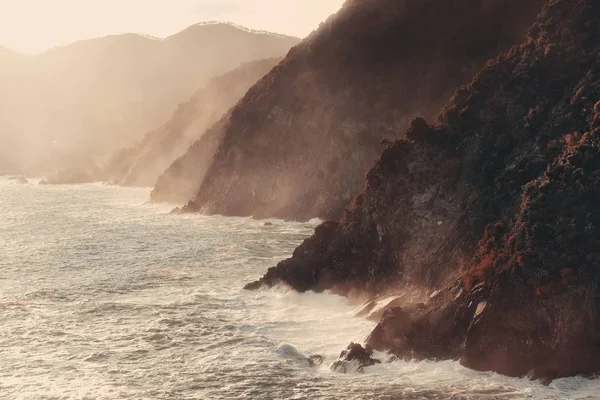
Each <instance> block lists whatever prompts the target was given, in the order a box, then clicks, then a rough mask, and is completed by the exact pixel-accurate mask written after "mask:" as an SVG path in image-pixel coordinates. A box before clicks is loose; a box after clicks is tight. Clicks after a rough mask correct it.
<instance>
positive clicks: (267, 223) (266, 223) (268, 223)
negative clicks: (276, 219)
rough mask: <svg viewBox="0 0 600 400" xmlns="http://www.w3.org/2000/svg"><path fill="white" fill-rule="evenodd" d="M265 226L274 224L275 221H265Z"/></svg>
mask: <svg viewBox="0 0 600 400" xmlns="http://www.w3.org/2000/svg"><path fill="white" fill-rule="evenodd" d="M264 226H273V223H272V222H265V225H264Z"/></svg>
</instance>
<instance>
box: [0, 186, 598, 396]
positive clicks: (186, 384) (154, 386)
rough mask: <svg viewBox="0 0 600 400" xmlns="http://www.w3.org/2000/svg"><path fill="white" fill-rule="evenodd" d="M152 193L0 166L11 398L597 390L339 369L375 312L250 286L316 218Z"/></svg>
mask: <svg viewBox="0 0 600 400" xmlns="http://www.w3.org/2000/svg"><path fill="white" fill-rule="evenodd" d="M148 195H149V190H146V189H124V188H118V187H111V186H105V185H82V186H37V185H17V184H16V183H15V182H13V181H10V180H8V179H4V178H0V215H1V217H0V399H234V398H249V399H259V398H260V399H283V398H292V399H329V398H331V399H338V398H349V399H365V398H369V399H449V398H451V399H595V398H598V390H597V389H598V384H597V382H595V381H589V380H586V379H584V378H571V379H562V380H558V381H555V382H554V383H552V384H551V385H550V386H548V387H546V386H543V385H541V384H539V383H535V382H529V381H527V380H520V379H511V378H507V377H503V376H499V375H495V374H490V373H479V372H475V371H471V370H467V369H464V368H462V367H461V366H460V365H459V364H458V363H454V362H442V363H434V362H421V363H407V362H396V363H393V364H382V365H378V366H376V367H372V368H368V369H367V370H366V373H364V374H358V373H356V374H349V375H341V374H337V373H333V372H331V371H330V370H329V365H330V364H331V363H332V362H333V361H335V359H336V358H337V356H338V355H339V353H340V351H341V350H342V349H343V348H345V347H346V346H347V345H348V343H349V342H350V341H359V342H362V340H363V339H364V337H365V336H366V335H367V334H368V333H369V332H370V330H371V329H372V328H373V326H374V324H373V323H372V322H368V321H365V320H362V319H360V318H353V317H352V315H353V310H354V306H353V305H350V304H348V302H347V301H346V300H345V299H343V298H340V297H336V296H332V295H328V294H322V295H316V294H302V295H301V294H297V293H291V292H288V291H286V290H285V289H283V288H279V289H276V290H270V291H263V292H258V293H253V292H245V291H243V290H242V289H241V288H242V287H243V285H244V284H245V283H247V282H249V281H252V280H254V279H256V278H257V277H259V276H260V275H261V274H262V273H264V272H265V271H266V269H267V268H269V267H271V266H273V265H275V264H276V263H277V261H279V260H281V259H283V258H285V257H287V256H289V255H290V254H291V253H292V251H293V249H294V248H295V247H296V246H297V245H298V244H300V243H301V241H302V240H303V239H304V238H306V237H308V236H309V235H310V234H311V233H312V231H313V229H314V227H315V224H313V223H307V224H298V223H287V222H282V221H276V220H272V221H271V222H273V226H265V225H264V222H265V221H256V220H252V219H243V218H224V217H204V216H198V215H186V216H174V215H169V208H168V207H164V206H157V205H149V204H146V200H147V199H148ZM315 354H319V355H322V356H323V357H324V358H325V361H324V363H323V365H321V366H318V367H310V366H309V364H308V362H307V361H306V357H308V356H311V355H315Z"/></svg>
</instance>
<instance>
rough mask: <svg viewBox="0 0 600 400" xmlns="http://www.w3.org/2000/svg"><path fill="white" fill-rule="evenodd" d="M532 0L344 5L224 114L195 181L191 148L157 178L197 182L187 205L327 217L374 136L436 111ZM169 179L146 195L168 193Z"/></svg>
mask: <svg viewBox="0 0 600 400" xmlns="http://www.w3.org/2000/svg"><path fill="white" fill-rule="evenodd" d="M540 3H541V2H540V1H538V0H530V1H522V0H519V1H517V0H425V1H409V0H400V1H399V0H376V1H348V2H347V3H346V4H345V5H344V7H343V8H342V9H341V11H339V12H338V13H337V14H336V15H334V16H332V17H331V18H330V19H329V20H328V21H326V22H325V23H323V24H322V25H321V26H320V28H319V29H318V30H317V31H316V32H314V33H313V34H312V35H311V36H309V37H308V38H307V39H306V40H304V41H303V42H302V43H301V44H300V45H299V46H296V47H295V48H294V49H293V50H292V51H291V52H290V53H289V54H288V56H287V57H286V58H285V60H284V61H283V62H282V63H281V64H280V65H279V66H278V67H277V68H275V69H274V70H273V71H272V72H271V73H270V74H269V75H267V76H266V77H265V78H264V79H262V80H261V81H260V82H259V83H257V85H256V86H254V87H253V88H252V89H251V90H250V91H249V92H248V94H247V96H246V97H245V98H244V99H243V100H242V101H241V102H240V103H238V105H237V106H236V107H235V108H234V109H233V110H232V111H231V113H230V115H229V116H228V121H227V122H226V123H223V124H221V126H220V127H219V130H220V132H219V133H218V136H221V137H222V140H221V143H220V145H219V148H218V152H217V154H216V157H215V160H214V162H213V163H212V165H211V166H210V169H209V172H208V174H207V175H206V178H205V179H204V180H202V175H200V176H196V175H194V170H195V169H196V166H195V163H194V160H201V161H202V160H203V158H202V157H201V156H200V155H198V154H195V153H194V151H193V149H192V151H190V152H188V154H187V155H186V156H185V158H186V160H183V161H181V162H179V163H177V164H176V165H174V167H173V169H172V170H171V171H168V172H167V174H166V176H165V177H164V178H163V179H162V182H163V183H164V182H165V181H166V180H168V179H173V180H176V181H178V182H179V185H181V184H185V182H188V181H189V182H190V185H191V186H193V187H197V186H198V185H199V184H200V183H202V186H201V189H200V191H199V193H198V195H197V196H196V198H195V199H194V201H193V202H191V203H190V204H189V205H188V206H187V207H186V209H187V210H188V211H204V212H207V213H220V214H225V215H236V216H249V215H253V216H255V217H281V218H286V219H296V220H306V219H310V218H312V217H317V216H318V217H337V216H339V215H340V213H341V211H342V209H343V207H344V205H345V204H347V203H348V202H349V201H350V200H351V199H352V197H353V196H354V195H356V194H357V193H358V192H360V190H361V189H362V185H363V183H362V180H363V178H362V177H363V174H364V171H366V169H368V168H369V167H370V166H371V165H372V163H373V162H374V161H375V160H376V158H377V156H378V154H379V153H380V152H381V149H382V147H383V146H382V145H381V141H382V140H395V139H397V138H398V134H399V133H402V131H403V130H404V129H405V128H406V124H407V121H408V120H409V119H410V118H411V117H412V116H413V115H417V114H420V115H422V116H433V115H435V113H437V111H438V110H439V109H440V107H441V106H442V105H443V104H444V103H445V102H447V100H448V99H449V97H450V96H451V94H452V92H453V91H454V90H455V89H456V88H457V87H458V86H459V85H460V84H463V83H467V82H468V81H469V80H471V79H472V77H473V76H474V74H475V73H476V71H477V70H478V69H479V68H480V67H481V66H482V65H483V64H484V62H485V61H486V60H487V59H488V58H490V57H493V56H495V55H496V54H497V53H498V52H499V51H501V50H503V49H507V48H508V47H510V46H511V45H513V44H515V43H518V42H520V41H521V40H522V39H523V38H524V37H525V31H526V28H527V26H529V25H530V24H531V23H532V22H533V20H534V18H535V15H536V13H537V11H538V8H539V6H540ZM182 165H188V166H189V168H188V169H186V168H183V169H182V168H181V166H182ZM182 176H185V178H182ZM188 177H189V179H188ZM172 186H176V185H162V186H157V187H156V192H157V193H158V194H159V195H160V196H161V197H163V198H168V197H169V193H168V190H166V189H165V188H168V187H172Z"/></svg>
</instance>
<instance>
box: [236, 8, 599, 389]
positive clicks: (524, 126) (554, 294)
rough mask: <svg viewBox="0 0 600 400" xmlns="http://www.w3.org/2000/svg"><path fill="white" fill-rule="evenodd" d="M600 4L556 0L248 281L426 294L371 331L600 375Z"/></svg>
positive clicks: (406, 352) (427, 349) (530, 369)
mask: <svg viewBox="0 0 600 400" xmlns="http://www.w3.org/2000/svg"><path fill="white" fill-rule="evenodd" d="M598 249H600V3H599V2H597V1H595V0H552V1H549V2H548V4H547V5H546V6H545V7H544V8H543V10H542V12H541V14H540V16H539V17H538V22H537V23H535V24H534V25H533V26H532V27H531V28H530V29H529V38H528V40H527V42H526V43H524V44H522V45H520V46H517V47H514V48H512V49H511V50H510V51H508V52H507V53H504V54H502V55H500V56H499V57H498V58H497V59H496V60H495V61H494V62H491V63H488V64H487V65H486V66H485V68H483V70H482V71H481V72H480V73H479V74H478V75H477V76H476V77H475V78H474V80H473V81H472V83H471V84H470V85H468V86H466V87H463V88H460V89H459V90H458V91H457V92H456V93H455V95H454V97H453V98H452V100H451V101H450V103H449V105H448V106H447V107H445V108H444V110H443V111H442V113H441V114H440V115H439V117H438V119H437V121H435V122H434V123H431V124H430V123H427V122H426V121H425V120H423V119H415V120H413V121H412V122H411V123H410V126H409V128H408V131H407V133H406V139H405V140H401V141H397V142H395V143H394V144H391V145H389V146H388V147H387V148H386V149H385V150H384V151H383V152H382V154H381V156H380V157H379V160H378V161H377V163H376V164H375V166H374V167H373V168H372V169H371V170H370V171H369V172H368V173H367V176H366V189H365V191H364V193H362V194H360V195H359V196H357V197H356V198H355V199H354V200H353V201H352V203H351V204H350V205H349V206H348V207H347V208H346V210H345V211H344V214H343V216H342V218H341V219H339V220H337V221H333V222H326V223H324V224H323V225H321V226H320V227H318V228H317V229H316V232H315V235H314V236H313V237H312V238H310V239H308V240H307V241H305V242H304V243H303V244H302V245H301V246H300V247H299V248H298V249H297V250H296V251H295V252H294V255H293V257H292V258H291V259H289V260H286V261H283V262H282V263H280V264H279V265H278V266H277V267H276V268H273V269H271V270H269V272H268V273H267V274H266V275H265V277H264V278H262V279H261V280H260V281H259V282H256V283H254V284H250V285H248V288H249V289H252V288H258V287H260V286H262V285H274V284H278V283H285V284H288V285H290V286H291V287H292V288H294V289H296V290H299V291H306V290H317V291H321V290H326V289H331V290H333V291H334V292H336V293H340V294H345V295H351V294H352V293H356V292H360V293H362V294H364V293H368V295H370V296H373V295H378V294H382V293H390V292H393V293H402V292H403V291H406V290H407V288H412V290H415V288H416V290H418V291H420V292H421V295H420V296H417V298H418V303H416V304H410V302H409V301H406V302H404V303H402V302H400V303H395V304H394V305H393V306H392V307H389V309H388V310H387V311H386V312H385V313H384V315H383V318H382V320H381V322H380V324H379V325H378V327H377V328H376V330H375V331H374V332H373V334H372V335H371V337H370V338H369V340H368V345H369V346H370V347H372V348H376V349H380V350H389V351H391V353H392V354H394V355H395V356H396V357H399V358H418V359H423V358H430V359H460V360H461V361H462V362H463V364H465V365H466V366H469V367H472V368H475V369H480V370H493V371H497V372H500V373H503V374H507V375H511V376H525V375H528V374H529V376H531V377H540V378H545V379H552V378H556V377H560V376H569V375H575V374H578V373H594V372H599V371H600V363H599V361H598V360H600V352H599V347H598V343H599V341H600V324H599V321H600V319H599V307H600V289H599V287H598V281H599V280H600V255H599V253H598Z"/></svg>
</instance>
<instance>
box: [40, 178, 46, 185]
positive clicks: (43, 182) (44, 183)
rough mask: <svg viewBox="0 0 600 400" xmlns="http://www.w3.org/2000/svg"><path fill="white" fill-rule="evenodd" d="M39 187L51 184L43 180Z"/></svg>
mask: <svg viewBox="0 0 600 400" xmlns="http://www.w3.org/2000/svg"><path fill="white" fill-rule="evenodd" d="M38 185H49V183H48V181H47V180H45V179H42V180H41V181H40V183H39V184H38Z"/></svg>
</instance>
